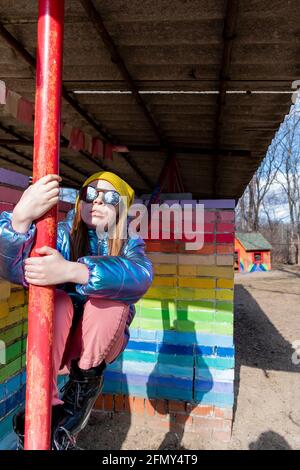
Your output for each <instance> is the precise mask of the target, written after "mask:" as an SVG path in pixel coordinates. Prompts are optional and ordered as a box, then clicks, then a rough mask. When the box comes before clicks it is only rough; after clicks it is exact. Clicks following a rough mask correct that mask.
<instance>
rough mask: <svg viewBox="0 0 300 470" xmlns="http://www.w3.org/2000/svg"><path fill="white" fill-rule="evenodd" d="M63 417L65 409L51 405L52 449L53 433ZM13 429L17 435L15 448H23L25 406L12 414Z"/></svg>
mask: <svg viewBox="0 0 300 470" xmlns="http://www.w3.org/2000/svg"><path fill="white" fill-rule="evenodd" d="M64 417H65V410H64V407H63V405H55V406H52V420H51V449H53V445H52V441H53V433H54V431H55V429H56V427H57V426H58V424H59V422H60V421H61V420H62V419H63V418H64ZM13 430H14V432H15V433H16V435H17V450H24V440H25V408H22V410H20V411H19V412H18V413H16V414H15V415H14V416H13Z"/></svg>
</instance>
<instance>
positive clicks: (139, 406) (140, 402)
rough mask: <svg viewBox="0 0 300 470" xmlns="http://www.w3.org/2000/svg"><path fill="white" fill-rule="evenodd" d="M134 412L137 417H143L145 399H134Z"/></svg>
mask: <svg viewBox="0 0 300 470" xmlns="http://www.w3.org/2000/svg"><path fill="white" fill-rule="evenodd" d="M134 412H135V413H137V414H139V415H144V412H145V399H144V398H140V397H135V399H134Z"/></svg>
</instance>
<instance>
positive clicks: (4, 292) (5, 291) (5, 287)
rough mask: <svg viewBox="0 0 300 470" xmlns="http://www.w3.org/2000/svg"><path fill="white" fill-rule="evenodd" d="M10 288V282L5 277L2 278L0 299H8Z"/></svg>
mask: <svg viewBox="0 0 300 470" xmlns="http://www.w3.org/2000/svg"><path fill="white" fill-rule="evenodd" d="M10 290H11V286H10V283H9V282H8V281H5V280H4V279H0V301H1V300H6V299H8V297H9V296H10Z"/></svg>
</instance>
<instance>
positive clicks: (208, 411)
mask: <svg viewBox="0 0 300 470" xmlns="http://www.w3.org/2000/svg"><path fill="white" fill-rule="evenodd" d="M187 411H188V412H189V414H191V415H193V416H194V415H195V416H213V406H210V405H198V406H196V407H195V406H193V405H191V404H188V405H187Z"/></svg>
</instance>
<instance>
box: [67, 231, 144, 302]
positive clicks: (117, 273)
mask: <svg viewBox="0 0 300 470" xmlns="http://www.w3.org/2000/svg"><path fill="white" fill-rule="evenodd" d="M78 262H80V263H84V264H85V265H86V266H87V267H88V269H89V280H88V283H87V284H76V291H77V292H78V293H79V294H83V295H88V296H93V297H102V298H109V299H113V300H119V301H122V302H125V303H127V304H131V303H135V302H137V301H138V300H139V299H140V298H141V297H142V296H143V295H144V294H145V293H146V291H147V290H148V289H149V287H150V285H151V283H152V279H153V267H152V262H151V261H150V260H149V258H148V257H147V256H146V255H145V242H144V240H143V239H142V238H140V237H139V238H130V239H129V240H128V241H127V243H126V246H125V248H124V252H123V255H122V256H84V257H82V258H79V259H78Z"/></svg>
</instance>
